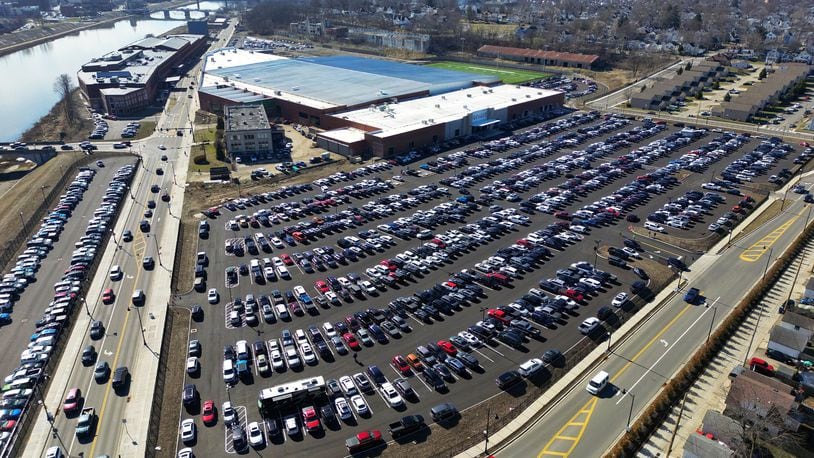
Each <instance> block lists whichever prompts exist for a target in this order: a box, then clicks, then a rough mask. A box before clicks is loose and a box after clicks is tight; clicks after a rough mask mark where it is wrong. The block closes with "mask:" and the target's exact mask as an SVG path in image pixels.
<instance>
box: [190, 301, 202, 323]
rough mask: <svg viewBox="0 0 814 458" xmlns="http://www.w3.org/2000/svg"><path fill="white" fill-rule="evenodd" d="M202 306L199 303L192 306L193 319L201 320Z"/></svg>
mask: <svg viewBox="0 0 814 458" xmlns="http://www.w3.org/2000/svg"><path fill="white" fill-rule="evenodd" d="M203 314H204V312H203V308H202V307H201V306H200V305H193V306H192V319H193V320H195V321H201V320H203Z"/></svg>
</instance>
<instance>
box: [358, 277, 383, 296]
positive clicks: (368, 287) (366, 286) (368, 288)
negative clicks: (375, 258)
mask: <svg viewBox="0 0 814 458" xmlns="http://www.w3.org/2000/svg"><path fill="white" fill-rule="evenodd" d="M359 286H361V287H362V289H363V290H365V292H366V293H367V294H370V295H377V294H379V291H378V290H376V287H375V286H373V283H371V282H370V281H368V280H363V281H362V282H361V283H360V284H359Z"/></svg>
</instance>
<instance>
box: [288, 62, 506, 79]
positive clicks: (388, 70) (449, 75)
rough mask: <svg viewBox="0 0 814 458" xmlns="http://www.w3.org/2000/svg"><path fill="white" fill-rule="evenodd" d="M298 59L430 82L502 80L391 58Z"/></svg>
mask: <svg viewBox="0 0 814 458" xmlns="http://www.w3.org/2000/svg"><path fill="white" fill-rule="evenodd" d="M298 60H303V61H306V62H313V63H315V64H320V65H326V66H328V67H334V68H342V69H345V70H358V71H364V72H365V73H372V74H374V75H381V76H389V77H392V78H401V79H406V80H412V81H419V82H422V83H428V84H449V83H455V82H468V83H471V82H472V81H479V82H484V83H497V82H500V78H498V77H495V76H489V75H476V74H472V73H466V72H456V71H454V70H445V69H442V68H434V67H427V66H424V65H414V64H403V63H401V62H394V61H390V60H379V59H367V58H364V57H355V56H327V57H306V58H300V59H298Z"/></svg>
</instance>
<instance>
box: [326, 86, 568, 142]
mask: <svg viewBox="0 0 814 458" xmlns="http://www.w3.org/2000/svg"><path fill="white" fill-rule="evenodd" d="M556 94H559V91H551V90H546V89H535V88H530V87H525V86H516V85H513V84H504V85H500V86H493V87H485V86H478V87H472V88H468V89H462V90H460V91H454V92H447V93H445V94H439V95H435V96H431V97H425V98H421V99H416V100H408V101H406V102H399V103H391V104H386V105H381V106H375V107H369V108H363V109H360V110H354V111H348V112H345V113H337V114H335V115H334V116H336V117H338V118H342V119H346V120H349V121H352V122H355V123H359V124H363V125H366V126H371V127H374V128H376V129H379V130H380V131H374V132H370V135H374V136H376V137H389V136H392V135H397V134H401V133H404V132H409V131H412V130H416V129H421V128H424V127H427V126H432V125H438V124H445V123H447V122H450V121H454V120H457V119H462V118H464V117H466V116H468V115H470V114H471V113H474V112H478V111H481V110H486V109H494V110H500V109H503V108H507V107H510V106H513V105H518V104H521V103H525V102H529V101H532V100H539V99H544V98H546V97H550V96H552V95H556Z"/></svg>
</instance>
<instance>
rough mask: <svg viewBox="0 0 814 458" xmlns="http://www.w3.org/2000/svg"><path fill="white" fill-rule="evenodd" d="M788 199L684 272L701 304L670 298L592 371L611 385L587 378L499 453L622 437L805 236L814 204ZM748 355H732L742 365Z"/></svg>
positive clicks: (585, 445)
mask: <svg viewBox="0 0 814 458" xmlns="http://www.w3.org/2000/svg"><path fill="white" fill-rule="evenodd" d="M792 199H793V203H791V204H790V205H789V206H787V208H786V211H785V212H784V213H782V214H781V215H780V216H778V217H777V218H775V219H773V220H772V221H771V222H769V223H768V224H765V225H763V226H761V227H760V228H759V229H757V230H756V231H754V232H752V233H751V234H749V235H747V236H745V237H744V238H743V239H741V240H739V241H738V243H737V245H733V246H732V247H730V248H728V249H727V250H726V251H724V252H723V253H722V254H721V255H718V256H716V255H707V256H708V257H710V258H711V259H710V261H711V262H709V263H705V264H706V265H707V267H704V268H702V269H703V270H701V269H699V271H698V272H695V271H694V270H693V271H692V272H690V273H689V274H688V275H689V277H688V278H690V279H691V281H690V282H689V284H687V285H686V286H684V288H685V289H686V288H689V287H696V288H699V289H700V290H701V295H702V296H703V299H704V302H703V303H702V304H698V305H691V304H687V303H685V302H684V301H683V294H677V295H675V296H674V297H673V298H672V299H671V300H670V301H669V302H668V303H667V304H666V305H665V306H663V307H662V308H661V309H660V310H659V311H658V312H657V313H656V314H655V315H654V316H653V317H652V318H651V319H649V321H648V322H647V323H646V324H645V325H644V326H643V327H641V328H640V329H639V330H638V331H637V332H636V333H635V334H634V335H632V336H631V337H630V338H629V339H628V340H627V341H626V342H624V343H623V344H622V345H621V346H620V347H618V348H616V349H614V352H613V354H611V355H610V357H609V358H608V359H607V360H606V361H604V362H603V363H602V364H600V365H599V367H598V368H597V372H598V371H599V370H604V371H607V372H608V373H609V374H610V383H609V385H608V386H607V387H606V388H605V389H604V390H603V391H602V392H600V395H599V396H592V395H590V394H589V393H588V392H587V391H586V390H585V385H586V383H587V382H588V380H590V378H592V377H593V375H594V373H589V374H587V376H586V377H585V378H584V379H582V380H580V381H579V382H578V383H576V384H575V385H574V388H573V389H572V391H571V392H570V393H569V394H568V395H567V396H566V397H565V398H563V399H562V400H561V401H559V403H558V404H557V405H556V406H555V407H554V408H553V409H552V410H551V411H549V412H547V413H546V415H545V417H544V419H541V420H538V422H537V423H536V424H534V426H532V427H531V428H529V429H527V430H526V431H524V432H523V433H522V434H518V435H517V438H516V440H514V441H513V442H512V443H511V444H510V445H509V446H507V447H505V448H503V449H501V450H500V451H498V452H497V453H496V456H498V457H501V456H505V457H513V456H539V457H544V456H599V455H601V454H602V453H603V451H604V450H606V449H607V448H609V447H611V446H613V444H614V443H615V442H616V440H617V439H618V438H619V437H620V436H621V434H622V433H624V431H625V428H626V425H627V420H626V419H627V418H628V416H629V415H630V416H631V422H632V421H635V419H636V417H637V416H638V415H639V414H641V412H642V411H643V410H644V409H645V408H646V407H647V405H649V402H650V400H651V399H652V397H653V396H654V395H655V394H656V393H657V392H658V391H659V389H660V388H661V387H662V385H663V384H664V383H665V382H666V381H667V380H668V379H669V377H670V376H671V375H672V374H673V373H675V371H676V370H678V369H679V368H680V367H682V366H683V365H684V364H686V362H687V355H690V354H692V353H693V352H694V351H695V349H696V348H697V347H698V346H700V345H701V344H703V343H704V342H705V340H706V338H707V336H708V334H709V332H710V330H711V329H712V327H714V326H716V325H718V324H719V323H720V322H721V321H722V320H723V319H724V318H725V317H726V315H727V313H728V312H729V309H730V308H731V307H733V306H734V305H736V304H737V303H738V301H739V300H740V299H741V297H742V296H743V294H744V293H745V292H746V291H748V288H749V287H750V286H751V285H752V284H754V283H755V282H756V281H758V280H759V279H760V278H761V276H762V275H763V274H764V272H765V269H766V268H767V266H768V264H769V262H770V261H774V260H775V259H776V257H777V256H778V255H779V254H780V253H782V252H783V250H784V249H785V248H786V247H787V246H788V245H789V244H790V243H791V242H792V241H793V240H794V238H795V237H796V236H797V235H798V234H799V233H800V232H801V231H802V229H803V227H804V224H805V222H806V220H807V217H808V216H809V214H810V209H811V207H808V206H806V205H805V204H804V203H803V201H802V199H801V198H800V197H799V196H797V195H794V196H793V197H792ZM764 247H765V248H764ZM750 248H751V250H750ZM756 249H757V250H760V252H761V255H760V256H759V257H758V258H756V259H755V258H754V256H752V254H753V252H754V250H756ZM747 252H748V253H747ZM744 253H746V254H745V255H744ZM772 253H774V254H772ZM742 255H744V256H745V257H746V258H747V260H744V259H742V258H741V256H742ZM770 256H771V259H769V257H770ZM699 264H701V263H699ZM747 357H748V355H746V354H740V355H733V358H736V359H742V360H746V359H747Z"/></svg>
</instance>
